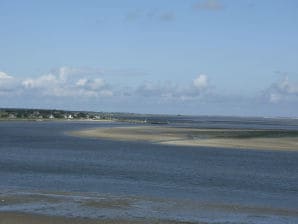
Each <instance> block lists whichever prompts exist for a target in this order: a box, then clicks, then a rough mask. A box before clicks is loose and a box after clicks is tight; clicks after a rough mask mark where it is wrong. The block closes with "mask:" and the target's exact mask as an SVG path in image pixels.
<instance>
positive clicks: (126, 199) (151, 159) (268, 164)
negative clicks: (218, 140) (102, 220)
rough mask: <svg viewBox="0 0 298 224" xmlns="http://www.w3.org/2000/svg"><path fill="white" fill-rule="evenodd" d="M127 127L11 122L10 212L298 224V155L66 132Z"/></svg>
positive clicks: (3, 160) (6, 157) (5, 152)
mask: <svg viewBox="0 0 298 224" xmlns="http://www.w3.org/2000/svg"><path fill="white" fill-rule="evenodd" d="M246 123H247V122H246ZM118 125H123V124H118V123H92V122H86V123H80V122H1V123H0V136H1V142H0V153H1V157H0V192H1V194H0V210H2V211H3V210H17V211H28V212H35V213H42V214H54V215H64V216H81V217H115V216H121V217H130V218H138V217H143V218H144V217H145V218H160V219H173V220H184V221H196V222H198V221H201V222H208V223H225V222H226V223H239V222H242V223H298V214H297V212H298V209H297V208H298V198H297V195H298V187H297V186H298V163H297V161H298V153H297V152H277V151H254V150H235V149H218V148H204V147H174V146H162V145H151V144H146V143H130V142H115V141H103V140H96V139H83V138H75V137H71V136H66V135H64V134H63V133H64V132H65V131H68V130H77V129H81V128H90V127H97V126H118ZM237 125H238V126H239V125H240V124H239V122H238V123H237ZM274 125H276V124H274ZM282 126H286V124H282ZM61 192H63V193H61Z"/></svg>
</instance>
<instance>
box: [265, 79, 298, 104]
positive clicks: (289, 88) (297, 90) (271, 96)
mask: <svg viewBox="0 0 298 224" xmlns="http://www.w3.org/2000/svg"><path fill="white" fill-rule="evenodd" d="M264 94H265V97H266V98H267V99H268V101H269V102H270V103H280V102H285V101H293V100H294V101H298V82H291V81H290V80H289V78H288V77H287V76H285V77H284V78H283V79H282V80H280V81H278V82H275V83H273V84H272V85H271V86H270V87H269V88H268V89H267V90H266V91H265V92H264Z"/></svg>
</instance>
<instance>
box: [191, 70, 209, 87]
mask: <svg viewBox="0 0 298 224" xmlns="http://www.w3.org/2000/svg"><path fill="white" fill-rule="evenodd" d="M193 85H194V87H195V88H196V89H198V90H202V89H205V88H207V87H208V77H207V75H205V74H200V75H198V77H197V78H195V79H194V80H193Z"/></svg>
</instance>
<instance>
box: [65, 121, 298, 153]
mask: <svg viewBox="0 0 298 224" xmlns="http://www.w3.org/2000/svg"><path fill="white" fill-rule="evenodd" d="M70 134H71V135H75V136H80V137H92V138H103V139H111V140H118V141H145V142H150V143H156V144H169V145H179V146H206V147H221V148H245V149H264V150H293V151H298V132H297V131H285V130H251V129H196V128H180V127H161V126H133V127H112V128H95V129H94V128H93V129H88V130H79V131H72V132H70Z"/></svg>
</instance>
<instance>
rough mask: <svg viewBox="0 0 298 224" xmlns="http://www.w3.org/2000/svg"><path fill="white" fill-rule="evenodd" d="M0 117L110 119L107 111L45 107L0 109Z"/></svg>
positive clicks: (110, 115) (110, 116)
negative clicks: (49, 108) (50, 108)
mask: <svg viewBox="0 0 298 224" xmlns="http://www.w3.org/2000/svg"><path fill="white" fill-rule="evenodd" d="M0 119H93V120H97V119H98V120H102V119H103V120H107V119H112V114H111V113H107V112H88V111H66V110H46V109H11V108H10V109H6V108H4V109H0Z"/></svg>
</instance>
